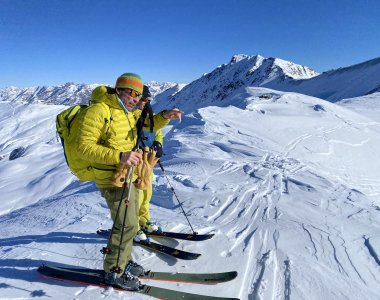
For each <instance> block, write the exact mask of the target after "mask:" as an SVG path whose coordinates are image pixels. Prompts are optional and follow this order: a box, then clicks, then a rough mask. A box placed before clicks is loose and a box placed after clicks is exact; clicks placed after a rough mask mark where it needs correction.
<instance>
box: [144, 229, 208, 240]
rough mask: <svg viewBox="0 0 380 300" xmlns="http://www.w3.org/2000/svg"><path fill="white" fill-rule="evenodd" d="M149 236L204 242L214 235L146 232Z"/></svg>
mask: <svg viewBox="0 0 380 300" xmlns="http://www.w3.org/2000/svg"><path fill="white" fill-rule="evenodd" d="M145 234H146V235H147V236H151V237H158V238H172V239H179V240H187V241H197V242H198V241H204V240H208V239H211V238H212V237H213V236H214V234H213V233H210V234H193V233H181V232H170V231H162V232H157V231H155V232H145Z"/></svg>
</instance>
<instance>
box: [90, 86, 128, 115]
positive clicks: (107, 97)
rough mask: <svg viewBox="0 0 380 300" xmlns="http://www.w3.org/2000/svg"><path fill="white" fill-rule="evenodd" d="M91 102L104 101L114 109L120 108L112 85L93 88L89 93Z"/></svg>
mask: <svg viewBox="0 0 380 300" xmlns="http://www.w3.org/2000/svg"><path fill="white" fill-rule="evenodd" d="M91 102H93V103H101V102H103V103H105V104H107V105H108V106H109V107H113V108H116V109H122V108H121V106H120V104H119V102H118V99H117V94H116V90H115V89H114V88H112V87H109V86H105V85H101V86H98V87H97V88H95V89H94V90H93V91H92V94H91Z"/></svg>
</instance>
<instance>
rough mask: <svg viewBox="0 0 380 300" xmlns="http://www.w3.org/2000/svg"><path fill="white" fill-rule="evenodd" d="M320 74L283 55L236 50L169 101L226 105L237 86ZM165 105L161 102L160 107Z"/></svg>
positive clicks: (180, 103)
mask: <svg viewBox="0 0 380 300" xmlns="http://www.w3.org/2000/svg"><path fill="white" fill-rule="evenodd" d="M317 75H318V73H317V72H315V71H314V70H312V69H310V68H308V67H305V66H301V65H297V64H294V63H292V62H288V61H285V60H282V59H278V58H272V57H271V58H265V57H263V56H261V55H254V56H250V55H245V54H236V55H234V56H233V57H232V58H231V60H230V62H229V63H228V64H223V65H221V66H219V67H217V68H216V69H215V70H213V71H212V72H210V73H207V74H205V75H204V76H202V77H201V78H199V79H197V80H195V81H193V82H192V83H190V84H188V85H187V86H185V87H184V88H183V89H182V90H181V91H180V92H178V93H177V94H176V95H174V96H173V97H172V98H171V99H170V101H171V102H173V104H175V105H178V106H180V107H183V108H184V109H191V108H192V107H204V106H207V105H215V104H216V103H219V104H220V103H222V104H221V105H222V106H224V105H228V104H229V103H230V102H229V100H231V99H230V96H232V95H233V94H234V93H235V92H236V91H237V90H238V89H241V88H244V87H249V86H264V85H266V84H268V83H273V84H276V83H282V82H287V81H291V80H299V79H309V78H311V77H313V76H317ZM228 99H229V100H228ZM157 105H158V104H157ZM163 107H164V106H161V105H159V108H163ZM157 108H158V107H157Z"/></svg>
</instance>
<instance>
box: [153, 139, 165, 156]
mask: <svg viewBox="0 0 380 300" xmlns="http://www.w3.org/2000/svg"><path fill="white" fill-rule="evenodd" d="M152 149H153V150H154V151H156V157H157V158H160V157H161V156H162V154H163V153H162V145H161V143H160V142H157V141H154V142H153V145H152Z"/></svg>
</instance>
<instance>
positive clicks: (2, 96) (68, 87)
mask: <svg viewBox="0 0 380 300" xmlns="http://www.w3.org/2000/svg"><path fill="white" fill-rule="evenodd" d="M98 85H99V84H75V83H66V84H65V85H60V86H55V87H45V86H43V87H30V88H17V87H7V88H3V89H0V101H17V102H21V101H22V102H28V103H35V102H37V103H49V104H63V105H72V104H74V103H87V102H88V99H89V96H90V94H91V91H92V90H93V89H94V88H95V87H96V86H98ZM147 85H148V86H149V87H150V89H151V92H152V94H153V96H155V102H156V105H157V106H161V105H163V106H165V107H166V106H167V105H168V101H169V102H171V103H172V104H173V105H176V106H179V107H186V106H187V103H189V102H191V103H193V104H194V102H195V103H198V104H199V106H200V107H203V106H206V105H216V104H218V105H229V104H230V103H231V101H233V99H231V96H232V95H234V94H235V92H236V91H237V90H239V89H241V91H242V92H244V89H245V88H247V87H266V88H270V89H275V90H280V91H288V92H298V93H302V94H306V95H311V96H315V97H318V98H322V99H325V100H328V101H331V102H336V101H338V100H341V99H345V98H352V97H358V96H362V95H368V94H371V93H374V92H377V91H380V58H376V59H373V60H370V61H367V62H364V63H361V64H357V65H353V66H350V67H345V68H340V69H337V70H331V71H328V72H324V73H322V74H319V73H317V72H316V71H314V70H312V69H311V68H308V67H305V66H302V65H298V64H295V63H292V62H289V61H285V60H282V59H279V58H264V57H262V56H260V55H255V56H250V55H244V54H238V55H234V56H233V57H232V58H231V60H230V62H229V63H228V64H223V65H221V66H219V67H217V68H216V69H215V70H213V71H212V72H210V73H207V74H205V75H203V76H202V77H201V78H199V79H197V80H195V81H193V82H191V83H189V84H187V85H185V84H177V83H172V82H167V83H159V82H156V81H151V82H148V83H147Z"/></svg>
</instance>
